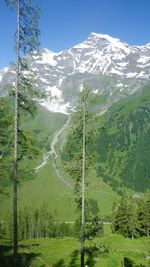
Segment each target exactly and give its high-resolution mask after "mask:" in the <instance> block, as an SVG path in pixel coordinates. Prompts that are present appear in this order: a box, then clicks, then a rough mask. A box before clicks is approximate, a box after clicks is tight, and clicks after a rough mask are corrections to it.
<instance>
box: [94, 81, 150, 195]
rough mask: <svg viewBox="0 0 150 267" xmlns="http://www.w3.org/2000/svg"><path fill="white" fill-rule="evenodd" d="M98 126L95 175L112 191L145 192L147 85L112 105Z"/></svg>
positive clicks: (149, 139) (149, 141)
mask: <svg viewBox="0 0 150 267" xmlns="http://www.w3.org/2000/svg"><path fill="white" fill-rule="evenodd" d="M99 127H100V131H99V137H98V140H97V147H98V152H99V163H100V164H99V168H98V174H99V175H100V176H101V177H102V178H103V180H104V181H105V182H107V183H109V184H111V185H112V187H113V188H114V189H117V188H118V187H124V186H125V187H128V188H131V189H134V190H136V191H143V192H144V191H146V189H149V188H150V168H149V158H150V84H148V85H146V86H144V87H143V89H142V90H140V91H138V92H136V93H134V94H133V95H132V96H130V97H126V98H124V99H122V100H120V101H119V102H117V103H116V104H113V105H112V106H111V108H110V109H109V110H108V111H107V112H106V113H105V114H104V115H103V116H100V119H99Z"/></svg>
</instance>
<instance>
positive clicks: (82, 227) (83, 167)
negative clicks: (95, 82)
mask: <svg viewBox="0 0 150 267" xmlns="http://www.w3.org/2000/svg"><path fill="white" fill-rule="evenodd" d="M84 223H85V101H84V103H83V137H82V210H81V267H84Z"/></svg>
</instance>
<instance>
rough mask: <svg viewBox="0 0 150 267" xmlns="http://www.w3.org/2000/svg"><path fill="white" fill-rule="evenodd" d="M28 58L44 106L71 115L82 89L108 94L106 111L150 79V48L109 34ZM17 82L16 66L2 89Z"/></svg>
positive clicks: (37, 52) (0, 86)
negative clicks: (128, 42)
mask: <svg viewBox="0 0 150 267" xmlns="http://www.w3.org/2000/svg"><path fill="white" fill-rule="evenodd" d="M26 58H27V61H28V64H29V66H30V68H31V69H32V71H33V73H34V74H35V77H36V78H35V81H34V85H35V86H36V87H37V90H42V91H44V92H46V95H47V99H46V100H41V102H40V103H41V104H42V105H44V106H46V107H47V108H48V109H49V110H50V111H53V112H61V113H67V112H69V110H70V109H72V107H73V106H74V105H75V103H76V101H77V98H78V92H79V91H80V90H81V87H82V86H84V87H90V88H91V89H93V90H94V91H95V92H96V93H97V94H107V99H106V103H105V105H101V107H100V109H101V110H104V109H106V108H107V107H108V106H110V104H111V103H113V102H115V101H117V100H118V99H120V98H122V97H124V96H127V95H130V94H132V93H133V92H134V91H136V90H137V89H138V88H140V87H141V85H143V84H145V83H147V81H148V80H149V78H150V44H147V45H145V46H130V45H128V44H126V43H123V42H121V41H120V40H119V39H116V38H112V37H111V36H109V35H105V34H97V33H91V34H90V35H89V36H88V38H87V39H86V40H85V41H84V42H83V43H80V44H78V45H75V46H74V47H72V48H70V49H68V50H65V51H62V52H60V53H53V52H52V51H49V50H47V49H42V50H39V51H35V52H33V53H32V54H30V55H27V57H26ZM25 74H26V75H28V72H27V71H26V72H25ZM14 78H15V67H14V66H12V67H10V68H9V70H8V71H7V73H5V74H4V75H3V77H2V80H1V83H0V88H1V89H2V88H3V87H4V85H5V84H7V83H15V79H14ZM51 98H52V99H51Z"/></svg>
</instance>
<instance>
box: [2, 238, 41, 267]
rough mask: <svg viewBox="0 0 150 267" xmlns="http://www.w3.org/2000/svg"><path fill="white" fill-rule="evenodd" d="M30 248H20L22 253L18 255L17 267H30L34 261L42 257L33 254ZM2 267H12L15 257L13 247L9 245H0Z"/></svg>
mask: <svg viewBox="0 0 150 267" xmlns="http://www.w3.org/2000/svg"><path fill="white" fill-rule="evenodd" d="M31 248H32V245H30V246H19V250H20V252H19V253H18V259H17V266H16V267H29V266H31V263H32V261H33V260H34V259H35V258H36V257H38V256H40V255H39V254H36V253H31V252H30V249H31ZM0 266H1V267H12V266H13V257H12V246H11V245H10V244H9V243H6V244H0Z"/></svg>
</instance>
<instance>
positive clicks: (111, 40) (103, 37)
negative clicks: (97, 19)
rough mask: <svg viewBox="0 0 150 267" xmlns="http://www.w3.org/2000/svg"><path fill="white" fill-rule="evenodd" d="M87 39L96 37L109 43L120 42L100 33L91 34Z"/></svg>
mask: <svg viewBox="0 0 150 267" xmlns="http://www.w3.org/2000/svg"><path fill="white" fill-rule="evenodd" d="M89 37H96V38H98V39H106V40H107V41H109V42H114V41H115V42H116V41H117V42H120V40H119V39H118V38H115V37H112V36H110V35H108V34H102V33H96V32H91V33H90V35H89Z"/></svg>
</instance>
